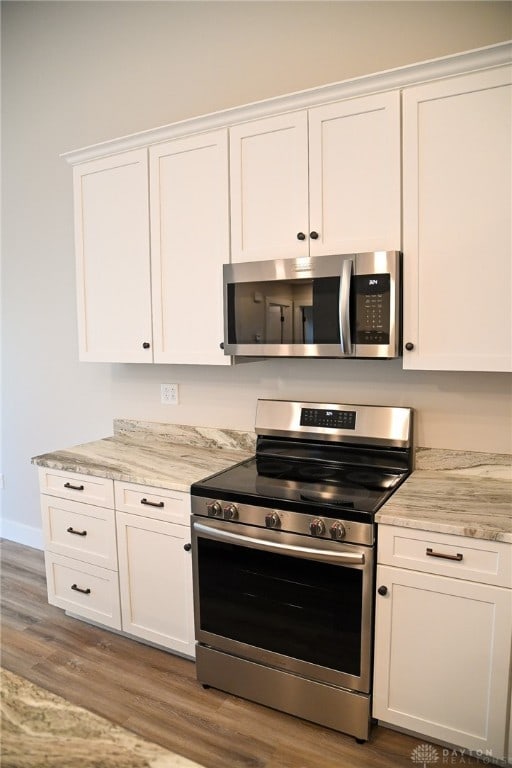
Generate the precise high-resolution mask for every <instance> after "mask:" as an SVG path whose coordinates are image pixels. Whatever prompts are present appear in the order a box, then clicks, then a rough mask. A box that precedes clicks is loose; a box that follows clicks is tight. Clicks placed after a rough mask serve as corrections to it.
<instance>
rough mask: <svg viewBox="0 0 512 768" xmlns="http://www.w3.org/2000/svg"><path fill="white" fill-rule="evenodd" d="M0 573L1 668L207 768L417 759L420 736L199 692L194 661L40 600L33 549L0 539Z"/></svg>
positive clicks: (360, 766) (364, 767) (354, 766)
mask: <svg viewBox="0 0 512 768" xmlns="http://www.w3.org/2000/svg"><path fill="white" fill-rule="evenodd" d="M1 570H2V588H1V619H2V629H1V646H2V656H1V661H2V666H3V667H5V668H6V669H8V670H10V671H12V672H14V673H15V674H17V675H20V676H21V677H24V678H26V679H28V680H30V681H32V682H33V683H36V684H37V685H39V686H41V687H42V688H46V689H47V690H49V691H52V692H53V693H56V694H58V695H60V696H63V697H64V698H65V699H67V700H68V701H71V702H73V703H74V704H78V705H80V706H83V707H85V708H86V709H89V710H91V711H93V712H95V713H97V714H99V715H102V716H103V717H105V718H107V719H108V720H110V721H112V722H114V723H116V724H118V725H121V726H123V727H125V728H127V729H129V730H131V731H134V732H135V733H137V734H139V735H140V736H142V737H144V738H146V739H148V740H149V741H153V742H156V743H158V744H160V745H161V746H163V747H166V748H167V749H169V750H171V751H173V752H177V753H178V754H181V755H184V756H186V757H188V758H190V759H191V760H195V761H197V762H198V763H200V764H202V765H203V766H205V768H397V767H399V766H404V767H405V766H407V768H411V765H414V764H415V763H414V762H413V760H412V757H411V755H412V751H413V750H414V749H415V748H416V747H418V746H419V745H420V744H423V743H424V742H423V741H422V740H419V739H417V738H413V737H411V736H405V735H402V734H398V733H396V732H394V731H391V730H388V729H387V728H382V727H374V728H373V730H372V735H371V739H370V741H369V742H368V743H366V744H363V745H360V744H357V743H356V741H355V739H353V738H351V737H349V736H344V735H342V734H339V733H336V732H335V731H331V730H328V729H325V728H321V727H319V726H317V725H313V724H311V723H307V722H304V721H302V720H298V719H296V718H293V717H290V716H288V715H285V714H282V713H279V712H275V711H273V710H270V709H267V708H265V707H261V706H258V705H257V704H253V703H251V702H247V701H244V700H242V699H238V698H236V697H234V696H230V695H228V694H225V693H221V692H219V691H216V690H213V689H209V690H204V689H203V688H202V686H201V685H200V684H199V683H197V681H196V679H195V669H194V664H193V662H191V661H188V660H185V659H183V658H180V657H177V656H174V655H172V654H170V653H166V652H164V651H161V650H158V649H156V648H152V647H150V646H147V645H143V644H141V643H138V642H136V641H133V640H129V639H127V638H125V637H121V636H120V635H116V634H114V633H111V632H108V631H106V630H102V629H99V628H97V627H94V626H90V625H89V624H86V623H84V622H82V621H79V620H76V619H73V618H70V617H68V616H66V615H65V613H64V612H63V611H62V610H60V609H59V608H54V607H53V606H50V605H48V603H47V599H46V579H45V572H44V558H43V553H42V552H40V551H39V550H36V549H32V548H30V547H26V546H23V545H20V544H16V543H14V542H11V541H7V540H3V541H2V542H1ZM474 762H476V761H474ZM70 768H71V767H70ZM76 768H79V767H76Z"/></svg>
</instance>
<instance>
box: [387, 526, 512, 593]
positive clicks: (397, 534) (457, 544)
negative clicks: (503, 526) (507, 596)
mask: <svg viewBox="0 0 512 768" xmlns="http://www.w3.org/2000/svg"><path fill="white" fill-rule="evenodd" d="M377 560H378V562H379V563H382V564H385V565H394V566H397V567H399V568H408V569H409V570H413V571H424V572H427V573H435V574H439V575H440V576H450V577H452V578H458V579H467V580H468V581H478V582H481V583H482V584H494V585H495V586H499V587H508V588H511V587H512V546H511V545H510V544H507V543H506V542H500V541H487V540H484V539H473V538H471V537H469V536H453V535H451V534H446V533H435V532H428V531H418V530H415V529H412V528H401V527H399V526H392V525H379V528H378V547H377Z"/></svg>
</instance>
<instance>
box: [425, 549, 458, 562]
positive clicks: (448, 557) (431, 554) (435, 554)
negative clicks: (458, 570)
mask: <svg viewBox="0 0 512 768" xmlns="http://www.w3.org/2000/svg"><path fill="white" fill-rule="evenodd" d="M427 555H428V556H429V557H442V558H443V559H444V560H458V561H459V562H460V561H461V560H462V557H463V555H461V553H460V552H457V554H456V555H445V554H444V553H443V552H434V550H433V549H432V548H431V547H427Z"/></svg>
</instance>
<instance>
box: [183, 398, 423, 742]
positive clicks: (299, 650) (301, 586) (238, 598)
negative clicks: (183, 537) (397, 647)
mask: <svg viewBox="0 0 512 768" xmlns="http://www.w3.org/2000/svg"><path fill="white" fill-rule="evenodd" d="M256 434H257V443H256V454H255V456H254V457H252V458H250V459H247V460H246V461H242V462H240V463H239V464H236V465H235V466H233V467H231V468H229V469H227V470H224V471H223V472H219V473H217V474H215V475H212V476H211V477H208V478H206V479H205V480H202V481H200V482H198V483H195V484H194V485H193V486H192V553H193V571H194V612H195V628H196V662H197V665H196V666H197V678H198V680H199V681H200V682H201V683H202V684H203V685H204V686H211V687H214V688H218V689H220V690H223V691H227V692H229V693H232V694H235V695H237V696H241V697H243V698H246V699H249V700H252V701H255V702H258V703H260V704H264V705H266V706H269V707H273V708H275V709H278V710H281V711H283V712H288V713H289V714H292V715H296V716H298V717H301V718H304V719H306V720H310V721H313V722H316V723H320V724H321V725H324V726H327V727H329V728H334V729H336V730H339V731H342V732H344V733H348V734H350V735H352V736H355V737H356V738H357V739H359V740H362V741H364V740H366V739H368V737H369V732H370V722H371V680H372V655H373V648H372V644H373V613H374V605H373V603H374V600H373V595H374V589H375V546H376V525H375V521H374V517H375V513H376V512H377V510H378V509H380V507H381V506H382V505H383V504H385V502H386V501H387V499H389V497H390V496H391V494H393V493H394V491H395V490H396V489H397V488H398V487H399V485H400V484H401V483H403V482H404V480H405V479H406V478H407V477H408V475H409V474H410V472H411V470H412V461H413V444H412V411H411V409H409V408H392V407H381V406H363V405H346V404H333V403H311V402H302V403H300V402H290V401H284V400H259V401H258V405H257V412H256Z"/></svg>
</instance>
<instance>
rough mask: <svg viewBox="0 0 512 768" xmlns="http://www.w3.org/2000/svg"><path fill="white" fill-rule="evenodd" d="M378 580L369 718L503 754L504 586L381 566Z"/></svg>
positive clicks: (509, 615) (508, 620) (507, 626)
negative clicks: (383, 591)
mask: <svg viewBox="0 0 512 768" xmlns="http://www.w3.org/2000/svg"><path fill="white" fill-rule="evenodd" d="M377 586H379V587H381V586H385V587H387V590H388V591H387V594H386V595H380V594H378V595H377V598H376V626H375V661H374V663H375V677H374V707H373V715H374V717H376V718H378V719H379V720H380V721H382V722H383V723H389V724H391V725H396V726H399V727H401V728H406V729H408V730H411V731H414V732H416V733H421V734H423V735H424V736H426V737H431V738H433V739H438V740H440V741H445V742H447V743H448V744H453V745H456V746H459V747H463V748H465V749H470V750H483V753H484V754H486V750H492V752H491V754H492V756H493V757H494V758H497V759H498V758H499V759H501V758H502V757H503V756H504V748H505V732H506V727H507V723H506V716H507V695H508V684H509V670H510V637H511V631H512V609H511V605H512V601H511V593H510V590H508V589H503V588H500V587H492V586H489V585H487V584H477V583H469V582H466V581H464V580H459V579H450V578H446V577H443V576H433V575H430V574H424V573H417V572H415V571H408V570H406V569H402V568H393V567H389V566H382V565H379V566H378V568H377Z"/></svg>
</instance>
